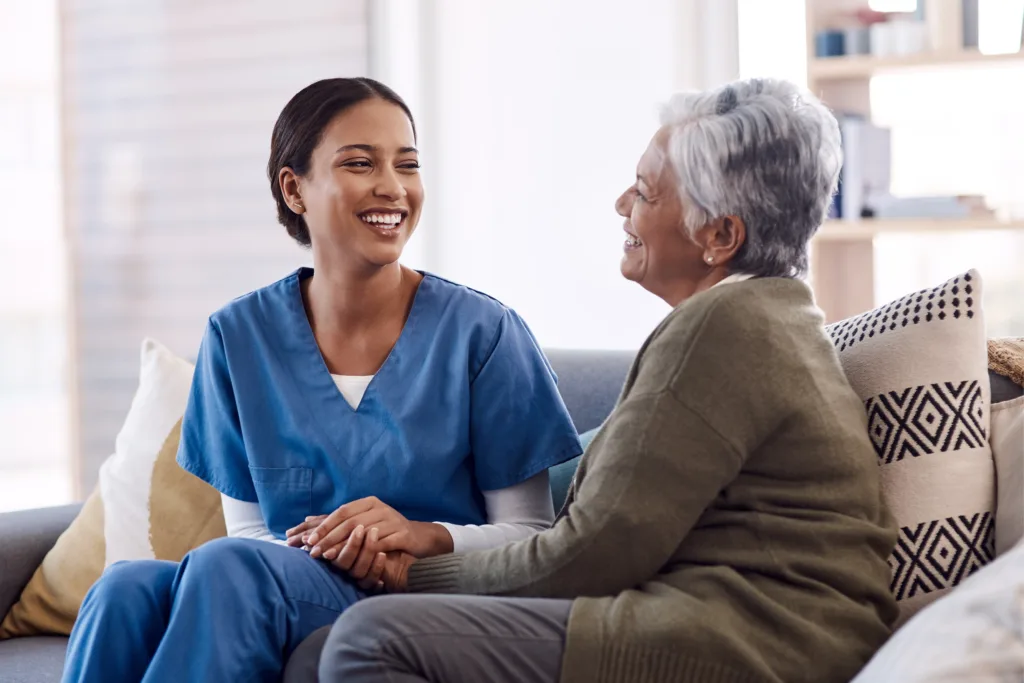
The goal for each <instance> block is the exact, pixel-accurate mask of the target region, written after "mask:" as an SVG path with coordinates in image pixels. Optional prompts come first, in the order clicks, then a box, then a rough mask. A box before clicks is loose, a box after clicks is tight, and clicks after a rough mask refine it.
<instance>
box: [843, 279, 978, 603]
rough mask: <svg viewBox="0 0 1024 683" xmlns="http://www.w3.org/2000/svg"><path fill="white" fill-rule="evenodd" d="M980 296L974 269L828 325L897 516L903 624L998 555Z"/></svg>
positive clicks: (895, 558) (894, 559)
mask: <svg viewBox="0 0 1024 683" xmlns="http://www.w3.org/2000/svg"><path fill="white" fill-rule="evenodd" d="M981 296H982V282H981V277H980V276H979V275H978V273H977V271H974V270H971V271H969V272H967V273H964V274H963V275H959V276H957V277H955V278H953V279H951V280H949V281H948V282H946V283H944V284H942V285H939V286H938V287H934V288H931V289H925V290H922V291H920V292H915V293H913V294H910V295H909V296H905V297H903V298H901V299H899V300H897V301H894V302H892V303H890V304H888V305H886V306H881V307H879V308H876V309H875V310H873V311H869V312H867V313H864V314H862V315H858V316H856V317H854V318H850V319H848V320H844V321H842V322H838V323H835V324H834V325H830V326H828V328H827V330H828V333H829V335H830V336H831V337H832V342H833V343H834V344H835V346H836V350H837V351H838V352H839V358H840V361H841V362H842V365H843V369H844V371H845V372H846V376H847V378H848V379H849V381H850V384H851V385H852V386H853V388H854V390H855V391H856V392H857V394H858V395H859V396H860V398H861V400H863V401H864V405H865V408H866V410H867V415H868V433H869V435H870V436H871V440H872V442H873V443H874V445H875V450H876V451H877V453H878V461H879V465H880V466H881V468H882V472H881V473H882V487H883V492H884V495H885V498H886V502H887V503H888V504H889V507H890V509H891V510H892V512H893V514H894V515H895V517H896V521H897V524H898V525H899V537H898V540H897V544H896V549H895V551H894V552H893V554H892V556H891V557H890V560H889V565H890V567H891V569H892V589H893V593H894V594H895V595H896V599H897V600H898V601H899V603H900V622H901V623H902V622H903V621H905V620H906V619H908V618H909V617H910V616H912V615H913V614H914V613H915V612H917V611H918V610H919V609H921V608H922V607H924V606H925V605H927V604H928V603H930V602H932V601H934V600H936V599H937V598H939V597H940V596H942V595H944V594H945V593H946V592H948V591H949V590H951V589H952V588H953V587H954V586H956V585H957V584H959V583H960V582H961V581H962V580H964V579H965V578H966V577H967V576H969V575H971V574H973V573H974V572H976V571H977V570H978V569H980V568H981V567H983V566H984V565H986V564H988V563H989V562H990V561H991V560H992V558H993V557H994V554H995V547H994V522H995V512H994V509H995V466H994V463H993V459H992V452H991V449H990V447H989V439H988V436H989V402H990V388H989V381H988V369H987V368H988V366H987V347H986V338H985V323H984V315H983V312H982V307H981Z"/></svg>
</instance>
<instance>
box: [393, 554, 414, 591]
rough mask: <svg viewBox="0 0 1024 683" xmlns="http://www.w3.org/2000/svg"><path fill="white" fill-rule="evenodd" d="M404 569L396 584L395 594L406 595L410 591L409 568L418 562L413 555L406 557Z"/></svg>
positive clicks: (404, 558)
mask: <svg viewBox="0 0 1024 683" xmlns="http://www.w3.org/2000/svg"><path fill="white" fill-rule="evenodd" d="M403 560H404V561H403V562H402V568H401V571H400V572H399V575H398V581H397V582H396V586H395V589H396V590H395V592H397V593H405V592H407V591H408V590H409V568H410V567H412V566H413V565H414V564H416V562H417V561H418V560H417V559H416V558H415V557H414V556H412V555H406V556H405V557H403Z"/></svg>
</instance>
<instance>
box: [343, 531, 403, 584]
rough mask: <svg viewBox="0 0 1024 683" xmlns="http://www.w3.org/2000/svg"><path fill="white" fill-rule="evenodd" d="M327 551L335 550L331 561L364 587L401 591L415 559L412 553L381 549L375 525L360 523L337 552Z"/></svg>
mask: <svg viewBox="0 0 1024 683" xmlns="http://www.w3.org/2000/svg"><path fill="white" fill-rule="evenodd" d="M331 550H332V551H333V550H334V549H333V548H332V549H331ZM328 552H330V553H331V554H332V555H335V554H336V557H335V558H334V559H333V560H331V564H332V565H334V566H335V567H337V568H338V569H341V570H342V571H344V572H347V573H348V575H349V576H351V577H352V579H354V580H355V581H356V583H357V584H358V586H359V587H360V588H361V589H363V590H364V591H382V590H387V591H388V592H390V593H400V592H404V591H405V589H406V583H407V577H408V574H409V567H411V566H412V565H413V563H414V562H416V558H415V557H414V556H413V555H411V554H409V553H406V552H402V551H400V550H394V551H390V552H381V551H380V540H379V532H378V531H377V528H376V527H374V528H372V529H370V530H369V531H367V530H366V529H365V527H363V526H358V527H356V529H355V531H353V532H352V533H351V534H350V535H349V537H348V540H347V541H345V543H344V544H342V545H341V546H339V547H338V549H337V553H334V552H331V551H328ZM324 557H325V559H326V557H327V553H325V554H324Z"/></svg>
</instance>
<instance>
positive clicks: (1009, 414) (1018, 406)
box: [990, 397, 1024, 555]
mask: <svg viewBox="0 0 1024 683" xmlns="http://www.w3.org/2000/svg"><path fill="white" fill-rule="evenodd" d="M990 443H991V444H992V456H993V458H994V460H995V463H996V477H997V485H996V555H1002V554H1003V553H1004V552H1006V551H1007V550H1009V549H1010V548H1012V547H1013V546H1015V545H1017V543H1018V542H1019V541H1020V540H1021V538H1024V397H1021V398H1015V399H1013V400H1012V401H1006V402H1004V403H996V404H993V405H992V438H991V439H990Z"/></svg>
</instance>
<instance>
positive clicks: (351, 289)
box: [306, 255, 414, 330]
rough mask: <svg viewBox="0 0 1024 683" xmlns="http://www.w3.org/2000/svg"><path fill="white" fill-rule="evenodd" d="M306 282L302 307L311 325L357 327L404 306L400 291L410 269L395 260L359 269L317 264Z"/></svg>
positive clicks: (404, 289)
mask: <svg viewBox="0 0 1024 683" xmlns="http://www.w3.org/2000/svg"><path fill="white" fill-rule="evenodd" d="M317 260H318V259H316V256H315V255H314V259H313V262H314V270H313V277H311V278H310V279H309V280H308V281H307V283H308V284H307V285H306V308H307V313H308V314H309V317H310V322H311V323H312V325H313V329H314V330H315V329H317V327H320V328H323V327H324V326H329V327H331V328H334V329H344V330H358V329H361V328H365V327H368V326H370V325H372V324H373V323H374V321H376V320H379V319H380V318H382V317H387V316H388V315H390V314H392V313H394V311H395V310H396V308H402V307H404V306H405V301H404V300H405V297H404V296H402V294H403V293H404V292H405V291H406V290H407V288H408V287H409V285H410V280H411V278H412V276H413V275H414V273H413V272H412V271H407V269H405V268H403V267H402V266H401V265H400V264H398V263H397V262H395V263H390V264H388V265H386V266H383V267H376V268H366V269H361V270H356V269H345V268H324V267H317Z"/></svg>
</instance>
